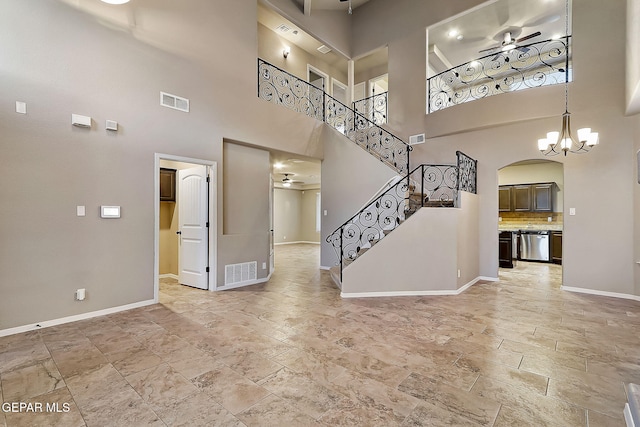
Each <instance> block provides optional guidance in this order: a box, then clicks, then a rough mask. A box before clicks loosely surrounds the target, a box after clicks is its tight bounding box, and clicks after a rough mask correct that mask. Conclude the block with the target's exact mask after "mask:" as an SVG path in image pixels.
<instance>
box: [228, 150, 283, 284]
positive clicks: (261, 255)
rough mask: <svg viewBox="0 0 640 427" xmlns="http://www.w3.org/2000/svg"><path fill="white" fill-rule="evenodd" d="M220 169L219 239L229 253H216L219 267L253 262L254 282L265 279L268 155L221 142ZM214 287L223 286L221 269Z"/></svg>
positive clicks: (267, 255) (269, 174)
mask: <svg viewBox="0 0 640 427" xmlns="http://www.w3.org/2000/svg"><path fill="white" fill-rule="evenodd" d="M223 169H224V174H223V180H222V188H223V194H224V196H223V201H222V203H223V209H222V211H223V221H222V223H223V232H222V234H223V235H222V236H220V237H221V239H222V241H223V242H224V243H225V244H226V245H228V246H230V247H231V248H232V249H227V250H225V251H220V252H219V255H218V260H219V264H220V265H222V266H224V265H227V264H236V263H239V262H250V261H257V262H258V279H262V278H265V277H266V276H267V275H268V271H267V270H266V269H263V268H262V265H263V263H265V262H267V261H268V260H269V238H270V231H269V230H270V225H269V192H270V176H271V163H270V155H269V152H268V151H266V150H262V149H259V148H254V147H247V146H243V145H239V144H235V143H231V142H225V143H224V148H223ZM267 265H269V263H268V262H267ZM218 283H219V285H222V284H223V283H224V269H220V271H218Z"/></svg>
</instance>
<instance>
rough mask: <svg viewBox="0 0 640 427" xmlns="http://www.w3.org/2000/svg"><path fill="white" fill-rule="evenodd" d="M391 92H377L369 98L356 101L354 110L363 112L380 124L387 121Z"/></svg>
mask: <svg viewBox="0 0 640 427" xmlns="http://www.w3.org/2000/svg"><path fill="white" fill-rule="evenodd" d="M388 94H389V92H382V93H377V94H375V95H372V96H369V97H367V98H364V99H361V100H359V101H355V102H354V103H353V111H355V112H357V113H359V114H362V115H363V116H365V117H367V118H368V119H369V120H371V121H373V122H374V123H375V124H377V125H378V126H380V125H383V124H385V123H387V117H388V114H389V108H388V104H387V101H388Z"/></svg>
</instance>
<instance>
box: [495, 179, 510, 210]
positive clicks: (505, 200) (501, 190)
mask: <svg viewBox="0 0 640 427" xmlns="http://www.w3.org/2000/svg"><path fill="white" fill-rule="evenodd" d="M498 211H500V212H510V211H511V186H507V185H502V186H500V187H498Z"/></svg>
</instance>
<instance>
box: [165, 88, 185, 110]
mask: <svg viewBox="0 0 640 427" xmlns="http://www.w3.org/2000/svg"><path fill="white" fill-rule="evenodd" d="M160 105H162V106H163V107H169V108H173V109H174V110H180V111H184V112H185V113H188V112H189V100H188V99H187V98H182V97H180V96H176V95H171V94H170V93H166V92H160Z"/></svg>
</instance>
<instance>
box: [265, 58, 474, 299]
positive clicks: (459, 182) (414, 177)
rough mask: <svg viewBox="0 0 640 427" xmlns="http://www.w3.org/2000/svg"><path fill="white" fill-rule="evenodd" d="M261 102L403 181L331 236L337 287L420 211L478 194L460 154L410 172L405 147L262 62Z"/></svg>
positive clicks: (335, 102) (362, 118) (470, 168)
mask: <svg viewBox="0 0 640 427" xmlns="http://www.w3.org/2000/svg"><path fill="white" fill-rule="evenodd" d="M258 97H259V98H262V99H265V100H267V101H269V102H272V103H275V104H277V105H282V106H285V107H287V108H289V109H292V110H294V111H297V112H300V113H302V114H305V115H307V116H309V117H313V118H315V119H317V120H321V121H323V122H325V123H327V124H328V125H330V126H331V127H333V128H334V129H336V130H337V131H338V132H340V133H342V134H343V135H345V137H347V138H349V140H351V141H352V142H354V143H355V144H357V145H358V146H359V147H361V148H363V149H364V150H366V151H367V152H368V153H369V154H371V155H373V156H374V157H376V158H377V159H379V160H380V161H381V162H383V163H385V164H386V165H387V166H389V167H391V168H392V169H393V170H395V171H396V172H397V173H398V174H399V175H400V176H401V179H399V180H396V181H395V182H394V184H393V185H391V186H389V187H388V188H386V189H383V190H382V191H380V192H379V193H380V194H379V195H378V196H374V198H373V199H372V200H371V201H370V202H369V203H368V204H367V205H366V206H365V207H363V208H362V209H361V210H360V211H359V212H358V213H356V214H355V215H354V216H352V217H351V218H350V219H349V220H347V221H346V222H345V223H344V224H342V225H341V226H340V227H338V229H336V230H335V231H334V232H333V233H331V234H330V235H329V236H328V237H327V239H326V241H327V242H328V243H330V244H331V245H332V246H333V248H334V250H335V251H336V255H337V257H338V260H339V262H338V265H336V266H335V267H333V268H331V270H330V272H331V276H332V278H333V279H334V282H335V283H336V284H337V285H338V287H341V286H342V272H343V270H344V269H345V268H346V267H347V266H348V265H350V264H351V263H353V262H354V261H356V260H357V259H358V258H359V257H360V256H362V255H363V254H364V253H366V252H367V251H368V250H369V249H371V248H372V247H373V246H374V245H375V244H376V243H378V242H379V241H381V240H382V239H383V238H384V237H385V236H387V235H388V234H389V233H391V232H392V231H393V230H395V229H396V228H397V227H399V226H400V225H401V224H402V223H403V222H404V221H406V220H407V219H408V218H409V217H410V216H411V215H412V214H414V213H415V212H416V211H417V210H418V209H421V208H423V207H439V208H455V207H459V197H458V195H459V192H460V191H467V192H470V193H474V194H475V193H476V171H477V161H476V160H474V159H472V158H470V157H469V156H467V155H465V154H464V153H461V152H459V151H458V152H457V153H456V155H457V162H456V164H455V165H430V164H423V165H420V166H418V167H416V168H415V169H413V170H412V171H410V172H409V153H410V151H411V147H410V146H409V145H408V144H407V143H405V142H404V141H402V140H401V139H400V138H398V137H397V136H395V135H393V134H392V133H390V132H389V131H387V130H385V129H383V128H381V127H380V126H378V125H377V124H376V123H374V122H373V121H371V120H369V119H368V118H367V117H366V116H365V115H363V114H360V113H358V112H356V111H354V110H353V109H351V108H349V107H347V106H346V105H344V104H343V103H341V102H340V101H338V100H336V99H335V98H332V97H331V96H329V95H328V94H326V93H325V92H324V91H323V90H322V89H319V88H317V87H315V86H313V85H311V84H309V83H308V82H305V81H304V80H301V79H299V78H297V77H295V76H293V75H292V74H289V73H288V72H286V71H284V70H282V69H280V68H278V67H276V66H274V65H271V64H269V63H267V62H265V61H263V60H262V59H258Z"/></svg>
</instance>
